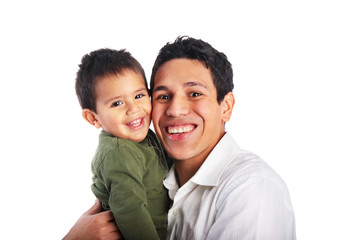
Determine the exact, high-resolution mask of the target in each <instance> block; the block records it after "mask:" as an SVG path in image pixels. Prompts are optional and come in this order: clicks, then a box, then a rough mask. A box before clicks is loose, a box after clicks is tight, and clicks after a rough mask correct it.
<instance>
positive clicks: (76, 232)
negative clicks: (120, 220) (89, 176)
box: [63, 200, 123, 240]
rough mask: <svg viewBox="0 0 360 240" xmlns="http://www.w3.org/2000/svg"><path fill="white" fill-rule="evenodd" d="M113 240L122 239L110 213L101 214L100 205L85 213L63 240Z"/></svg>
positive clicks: (97, 202) (96, 204)
mask: <svg viewBox="0 0 360 240" xmlns="http://www.w3.org/2000/svg"><path fill="white" fill-rule="evenodd" d="M82 239H84V240H85V239H86V240H101V239H108V240H115V239H123V238H122V236H121V234H120V232H119V230H118V228H117V226H116V224H115V222H114V217H113V215H112V212H111V211H106V212H101V203H100V201H99V200H96V202H95V204H94V205H93V206H92V207H91V208H90V209H89V210H88V211H86V212H85V213H84V214H83V215H82V216H81V217H80V218H79V219H78V221H77V222H76V223H75V225H74V226H73V227H72V228H71V229H70V231H69V232H68V234H66V236H65V237H64V238H63V240H82Z"/></svg>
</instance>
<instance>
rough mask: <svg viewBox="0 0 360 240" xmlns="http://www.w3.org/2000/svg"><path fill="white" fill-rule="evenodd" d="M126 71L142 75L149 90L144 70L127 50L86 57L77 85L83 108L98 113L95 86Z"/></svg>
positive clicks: (99, 51)
mask: <svg viewBox="0 0 360 240" xmlns="http://www.w3.org/2000/svg"><path fill="white" fill-rule="evenodd" d="M126 69H129V70H132V71H134V72H136V73H139V74H141V75H142V77H143V79H144V83H145V86H146V88H147V81H146V77H145V72H144V69H143V68H142V66H141V65H140V63H139V62H138V61H137V60H136V59H135V58H134V57H133V56H131V54H130V53H129V52H127V51H126V50H125V49H121V50H113V49H108V48H104V49H99V50H95V51H93V52H91V53H89V54H86V55H84V56H83V57H82V59H81V64H80V65H79V70H78V72H77V75H76V83H75V90H76V95H77V96H78V99H79V102H80V105H81V108H82V109H85V108H88V109H90V110H92V111H94V112H96V94H95V86H96V83H97V81H98V80H99V78H101V77H104V76H106V75H108V74H120V73H121V72H122V71H124V70H126Z"/></svg>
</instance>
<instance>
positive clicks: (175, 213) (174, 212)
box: [172, 209, 180, 216]
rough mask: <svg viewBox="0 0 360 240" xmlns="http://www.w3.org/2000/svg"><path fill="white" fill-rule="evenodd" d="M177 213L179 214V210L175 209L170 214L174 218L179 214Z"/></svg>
mask: <svg viewBox="0 0 360 240" xmlns="http://www.w3.org/2000/svg"><path fill="white" fill-rule="evenodd" d="M179 212H180V211H179V209H175V210H174V211H173V213H172V214H173V215H174V216H176V215H178V214H179Z"/></svg>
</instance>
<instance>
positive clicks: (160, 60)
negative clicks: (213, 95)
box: [150, 36, 234, 104]
mask: <svg viewBox="0 0 360 240" xmlns="http://www.w3.org/2000/svg"><path fill="white" fill-rule="evenodd" d="M176 58H186V59H194V60H199V61H201V62H203V63H205V65H206V67H207V68H209V69H210V71H211V75H212V78H213V83H214V85H215V88H216V91H217V101H218V103H219V104H220V103H221V102H222V100H223V99H224V97H225V95H226V94H227V93H228V92H232V90H233V88H234V84H233V70H232V67H231V63H230V62H229V61H228V59H227V57H226V55H225V54H224V53H222V52H219V51H217V50H216V49H214V48H213V47H212V46H211V45H210V44H209V43H207V42H204V41H202V40H201V39H194V38H191V37H187V36H182V37H178V38H177V39H176V40H175V41H174V42H173V43H167V44H166V45H165V46H164V47H163V48H161V49H160V51H159V54H158V56H157V58H156V60H155V63H154V66H153V69H152V74H151V80H150V92H151V94H152V91H153V88H154V77H155V74H156V72H157V71H158V70H159V68H160V66H161V65H162V64H164V63H166V62H167V61H170V60H172V59H176Z"/></svg>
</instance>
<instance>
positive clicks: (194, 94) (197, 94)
mask: <svg viewBox="0 0 360 240" xmlns="http://www.w3.org/2000/svg"><path fill="white" fill-rule="evenodd" d="M198 96H201V93H198V92H192V93H190V97H198Z"/></svg>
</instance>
